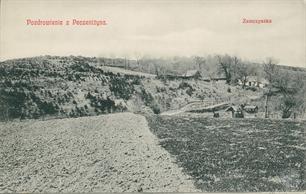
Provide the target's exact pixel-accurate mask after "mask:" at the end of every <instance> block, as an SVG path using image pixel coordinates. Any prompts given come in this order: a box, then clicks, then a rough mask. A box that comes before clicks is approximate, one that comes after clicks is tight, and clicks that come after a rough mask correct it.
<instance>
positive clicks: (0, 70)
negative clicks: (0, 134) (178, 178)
mask: <svg viewBox="0 0 306 194" xmlns="http://www.w3.org/2000/svg"><path fill="white" fill-rule="evenodd" d="M227 89H228V86H227V85H225V84H224V83H208V82H205V81H201V80H167V79H157V78H155V76H154V75H152V74H147V73H140V72H134V71H131V70H125V69H122V68H116V67H110V66H99V65H98V64H96V63H95V62H94V61H92V59H91V58H83V57H51V56H43V57H34V58H26V59H15V60H9V61H5V62H1V64H0V90H1V93H0V94H1V95H0V106H1V107H2V109H3V110H4V111H3V112H1V113H2V115H1V119H2V120H5V119H32V118H34V119H35V118H63V117H79V116H92V115H99V114H106V113H113V112H123V111H131V112H146V113H160V112H163V111H167V110H172V109H177V108H179V107H181V106H184V105H185V104H187V103H188V102H190V101H193V100H199V99H202V100H203V99H206V100H215V99H222V98H227V97H228V96H231V95H233V94H234V93H227V92H226V90H227ZM232 90H233V91H234V90H235V88H234V87H233V88H232Z"/></svg>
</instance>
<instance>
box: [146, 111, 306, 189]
mask: <svg viewBox="0 0 306 194" xmlns="http://www.w3.org/2000/svg"><path fill="white" fill-rule="evenodd" d="M147 120H148V123H149V126H150V130H151V131H152V132H153V133H154V134H155V135H156V136H157V137H158V138H159V140H160V145H161V146H162V147H163V148H165V149H166V150H167V151H168V152H170V154H171V155H172V156H174V157H175V158H176V161H177V163H178V165H179V166H180V167H182V168H183V169H184V172H185V173H186V174H188V175H190V176H192V177H193V179H194V182H195V186H196V187H197V188H199V189H201V190H202V191H208V192H211V191H214V192H233V191H236V192H254V191H260V192H267V191H301V190H305V189H306V185H305V151H306V143H305V128H306V127H305V126H306V123H305V122H293V121H280V120H277V121H276V120H265V119H212V118H191V117H183V116H175V117H171V116H148V117H147Z"/></svg>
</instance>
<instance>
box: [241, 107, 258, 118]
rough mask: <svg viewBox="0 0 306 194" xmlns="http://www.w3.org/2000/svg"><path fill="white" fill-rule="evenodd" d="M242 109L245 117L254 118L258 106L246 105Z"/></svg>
mask: <svg viewBox="0 0 306 194" xmlns="http://www.w3.org/2000/svg"><path fill="white" fill-rule="evenodd" d="M243 110H244V116H245V117H246V118H255V117H257V113H258V106H254V105H246V106H244V107H243Z"/></svg>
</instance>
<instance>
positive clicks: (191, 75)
mask: <svg viewBox="0 0 306 194" xmlns="http://www.w3.org/2000/svg"><path fill="white" fill-rule="evenodd" d="M182 77H183V78H185V79H198V78H200V77H201V72H200V71H198V70H188V71H187V72H186V73H185V74H183V75H182Z"/></svg>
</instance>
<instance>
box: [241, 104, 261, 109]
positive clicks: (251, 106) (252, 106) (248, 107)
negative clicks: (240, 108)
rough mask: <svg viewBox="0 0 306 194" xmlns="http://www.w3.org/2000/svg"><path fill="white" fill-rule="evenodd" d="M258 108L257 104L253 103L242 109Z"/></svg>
mask: <svg viewBox="0 0 306 194" xmlns="http://www.w3.org/2000/svg"><path fill="white" fill-rule="evenodd" d="M256 108H258V106H255V105H247V106H245V107H244V109H256Z"/></svg>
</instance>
